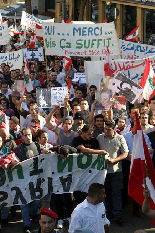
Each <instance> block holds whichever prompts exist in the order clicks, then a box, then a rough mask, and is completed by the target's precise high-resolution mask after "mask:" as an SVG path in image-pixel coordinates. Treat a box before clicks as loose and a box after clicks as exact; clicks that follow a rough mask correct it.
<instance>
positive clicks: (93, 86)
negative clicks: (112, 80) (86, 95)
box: [89, 85, 97, 90]
mask: <svg viewBox="0 0 155 233" xmlns="http://www.w3.org/2000/svg"><path fill="white" fill-rule="evenodd" d="M91 88H95V89H96V90H97V87H96V86H95V85H91V86H90V87H89V90H90V89H91Z"/></svg>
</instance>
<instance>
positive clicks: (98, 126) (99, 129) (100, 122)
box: [93, 114, 104, 138]
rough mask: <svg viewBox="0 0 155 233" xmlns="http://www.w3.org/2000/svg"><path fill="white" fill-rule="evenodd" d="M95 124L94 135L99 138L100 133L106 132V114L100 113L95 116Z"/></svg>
mask: <svg viewBox="0 0 155 233" xmlns="http://www.w3.org/2000/svg"><path fill="white" fill-rule="evenodd" d="M94 125H95V129H94V133H93V137H94V138H97V137H98V135H99V134H102V133H103V132H104V116H103V115H102V114H98V115H96V116H95V117H94Z"/></svg>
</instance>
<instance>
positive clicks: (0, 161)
mask: <svg viewBox="0 0 155 233" xmlns="http://www.w3.org/2000/svg"><path fill="white" fill-rule="evenodd" d="M14 161H15V153H13V152H12V153H11V154H9V155H8V156H6V157H5V158H1V159H0V166H3V165H6V164H9V163H14Z"/></svg>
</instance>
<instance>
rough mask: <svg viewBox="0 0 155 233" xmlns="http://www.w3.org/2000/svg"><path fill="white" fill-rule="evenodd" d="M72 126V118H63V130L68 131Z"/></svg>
mask: <svg viewBox="0 0 155 233" xmlns="http://www.w3.org/2000/svg"><path fill="white" fill-rule="evenodd" d="M72 126H73V121H72V120H65V122H64V130H65V131H70V130H71V129H72Z"/></svg>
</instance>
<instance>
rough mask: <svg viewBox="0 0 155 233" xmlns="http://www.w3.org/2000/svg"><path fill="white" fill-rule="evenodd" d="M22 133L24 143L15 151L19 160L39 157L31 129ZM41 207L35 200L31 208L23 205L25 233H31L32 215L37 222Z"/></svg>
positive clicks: (26, 129)
mask: <svg viewBox="0 0 155 233" xmlns="http://www.w3.org/2000/svg"><path fill="white" fill-rule="evenodd" d="M21 133H22V139H23V142H22V143H21V144H20V145H19V146H17V147H16V148H15V149H14V152H15V154H16V155H17V157H18V158H19V160H20V161H21V162H22V161H24V160H27V159H29V158H31V157H34V156H36V155H39V154H40V149H39V147H37V145H36V144H35V143H34V142H33V141H32V133H31V130H30V128H27V127H25V128H23V129H22V131H21ZM39 206H40V201H39V200H34V201H33V202H31V206H29V204H25V205H21V214H22V218H23V224H24V229H23V232H24V233H29V232H30V227H31V221H30V214H31V215H32V217H33V219H34V220H35V218H36V214H37V211H38V209H39ZM29 207H30V208H29Z"/></svg>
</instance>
